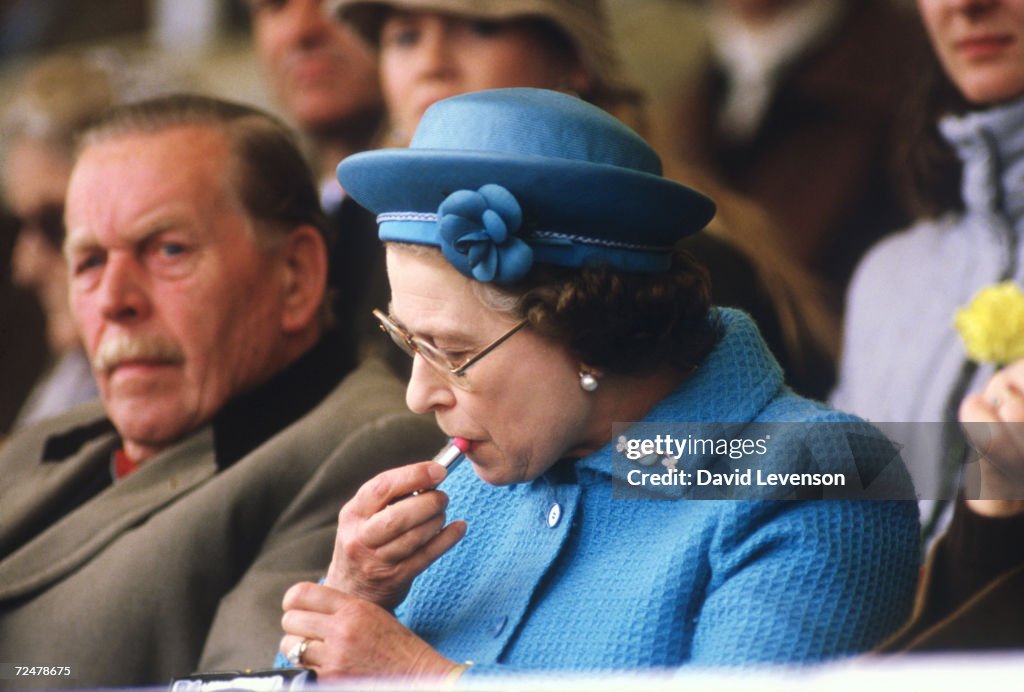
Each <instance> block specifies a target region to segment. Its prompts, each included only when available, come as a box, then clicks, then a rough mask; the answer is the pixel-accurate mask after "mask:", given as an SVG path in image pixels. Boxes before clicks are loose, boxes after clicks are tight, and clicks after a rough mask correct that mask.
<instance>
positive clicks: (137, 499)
mask: <svg viewBox="0 0 1024 692" xmlns="http://www.w3.org/2000/svg"><path fill="white" fill-rule="evenodd" d="M110 451H111V445H110V441H109V439H108V440H107V443H106V444H102V443H101V442H99V441H97V442H96V443H94V444H90V445H88V446H87V447H86V448H84V449H83V450H82V452H81V453H80V454H78V455H76V458H74V459H68V460H67V461H66V462H65V463H67V464H68V465H69V468H80V467H81V468H94V467H95V464H97V463H109V462H108V460H109V455H110ZM216 472H217V465H216V461H215V459H214V453H213V432H212V429H211V428H210V427H209V426H207V427H206V428H203V429H202V430H200V431H199V432H197V433H195V434H194V435H192V436H191V437H189V438H187V439H186V440H185V441H183V442H181V443H179V444H178V445H176V446H175V447H173V448H171V449H169V450H167V451H165V452H163V453H161V454H159V455H157V456H155V457H153V458H152V459H150V460H149V461H147V462H146V463H145V464H143V465H142V467H141V468H140V469H139V470H138V471H136V472H135V473H133V474H132V475H130V476H128V477H127V478H124V479H122V480H119V481H117V482H115V483H114V484H113V485H111V486H110V487H109V488H107V489H106V490H104V491H103V492H101V493H100V494H99V495H97V496H96V497H94V498H92V499H91V500H89V501H88V502H86V503H85V504H83V505H82V506H81V507H79V508H78V509H76V510H75V511H73V512H71V513H70V514H68V515H67V516H65V517H63V518H62V519H60V520H59V521H58V522H57V523H55V524H53V525H52V526H50V527H49V528H47V529H46V530H45V531H43V532H42V533H40V534H39V535H38V536H37V537H36V538H34V539H33V540H31V541H30V542H28V543H26V544H25V545H23V546H21V547H20V548H19V549H18V550H17V551H15V552H14V553H12V554H11V555H10V556H8V557H7V558H5V559H4V560H3V561H2V562H0V600H3V599H11V598H19V597H23V596H25V595H27V594H30V593H32V592H34V591H38V590H39V589H43V588H46V587H47V586H49V585H50V584H52V583H54V582H55V581H58V580H60V579H62V578H64V577H65V576H66V575H68V574H69V573H71V572H73V571H74V570H76V569H77V568H79V567H80V566H81V565H83V564H84V563H86V562H88V561H89V560H91V559H93V558H94V557H95V556H96V554H97V553H99V552H100V551H102V550H103V549H104V548H106V547H107V546H108V545H110V543H112V542H113V541H114V540H116V539H117V538H118V537H119V536H121V535H122V534H123V533H125V532H126V531H128V530H130V529H131V528H132V527H134V526H136V525H138V524H140V523H142V522H143V521H145V519H146V518H147V517H149V516H150V515H151V514H153V513H154V512H156V511H157V510H159V509H160V508H161V507H164V506H166V505H167V504H168V503H170V502H172V501H174V499H175V498H177V497H180V496H181V495H183V494H185V493H187V492H189V491H190V490H192V489H193V488H195V487H196V486H198V485H200V484H201V483H203V482H204V481H206V480H208V479H210V478H212V477H213V476H214V475H215V474H216ZM37 499H38V498H37Z"/></svg>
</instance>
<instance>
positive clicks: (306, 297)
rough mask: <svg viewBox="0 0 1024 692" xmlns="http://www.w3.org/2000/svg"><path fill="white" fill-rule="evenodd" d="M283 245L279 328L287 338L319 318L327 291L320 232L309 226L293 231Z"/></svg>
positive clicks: (325, 267) (325, 268)
mask: <svg viewBox="0 0 1024 692" xmlns="http://www.w3.org/2000/svg"><path fill="white" fill-rule="evenodd" d="M284 242H285V246H284V248H283V250H282V252H283V254H284V261H285V266H284V274H283V276H284V281H283V283H282V290H283V291H284V309H283V311H282V313H281V328H282V329H283V330H284V331H285V333H289V334H290V333H295V332H300V331H302V330H304V329H307V328H308V327H309V326H310V325H311V324H312V323H314V322H316V321H317V320H318V319H319V318H320V310H321V304H322V303H323V301H324V299H325V298H324V296H325V293H326V291H327V245H326V244H325V243H324V239H323V236H322V235H321V234H320V231H318V230H317V229H316V227H314V226H309V225H305V226H299V227H297V228H294V229H292V230H291V231H290V232H289V233H288V237H287V239H286V240H285V241H284Z"/></svg>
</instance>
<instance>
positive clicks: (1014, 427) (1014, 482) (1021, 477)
mask: <svg viewBox="0 0 1024 692" xmlns="http://www.w3.org/2000/svg"><path fill="white" fill-rule="evenodd" d="M960 422H961V424H962V425H963V428H964V431H965V432H966V433H967V436H968V438H970V441H971V444H972V446H973V447H974V448H975V449H977V450H978V452H979V453H980V455H981V459H980V463H979V466H980V473H981V479H980V482H981V497H982V498H986V499H982V500H967V505H968V507H970V508H971V509H972V510H974V511H975V512H977V513H978V514H984V515H986V516H1010V515H1013V514H1018V513H1020V512H1024V360H1018V361H1016V362H1014V363H1012V364H1011V365H1008V366H1006V367H1005V368H1003V369H1002V370H1000V371H999V372H997V373H996V374H995V375H993V376H992V378H991V379H990V380H989V381H988V383H987V384H986V385H985V388H984V389H983V390H982V391H981V392H978V393H975V394H971V395H969V396H967V397H966V398H964V400H963V402H962V403H961V404H960Z"/></svg>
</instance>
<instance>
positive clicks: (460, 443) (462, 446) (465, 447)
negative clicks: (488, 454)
mask: <svg viewBox="0 0 1024 692" xmlns="http://www.w3.org/2000/svg"><path fill="white" fill-rule="evenodd" d="M452 444H453V445H455V447H456V448H457V449H458V450H459V451H460V452H462V453H463V454H465V453H466V452H468V451H469V440H467V439H466V438H464V437H453V438H452Z"/></svg>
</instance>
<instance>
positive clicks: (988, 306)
mask: <svg viewBox="0 0 1024 692" xmlns="http://www.w3.org/2000/svg"><path fill="white" fill-rule="evenodd" d="M954 324H955V325H956V328H957V331H959V332H960V338H961V339H963V341H964V347H965V348H966V349H967V355H968V356H969V357H970V359H971V360H973V361H976V362H978V363H995V364H996V365H1006V364H1007V363H1010V362H1012V361H1015V360H1017V359H1018V358H1024V292H1022V291H1021V290H1020V288H1019V287H1018V286H1017V284H1015V283H1013V282H1012V281H1004V282H1002V283H999V284H996V285H994V286H989V287H988V288H984V289H982V290H981V291H979V292H978V293H977V295H975V296H974V298H973V299H972V300H971V304H970V305H968V306H967V307H966V308H961V309H960V310H957V312H956V319H955V321H954Z"/></svg>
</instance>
